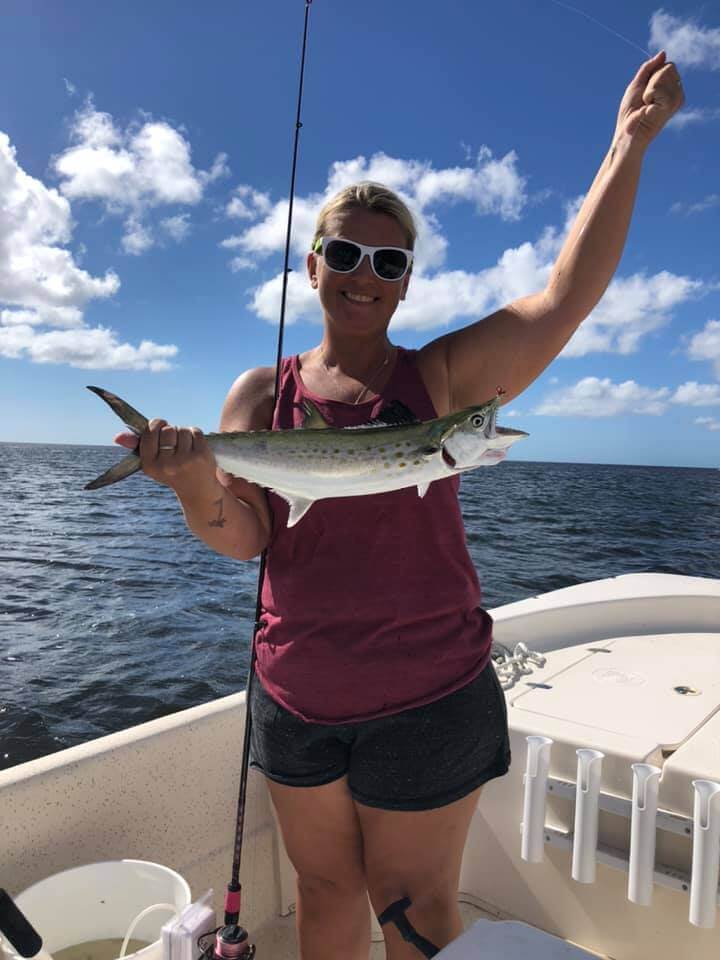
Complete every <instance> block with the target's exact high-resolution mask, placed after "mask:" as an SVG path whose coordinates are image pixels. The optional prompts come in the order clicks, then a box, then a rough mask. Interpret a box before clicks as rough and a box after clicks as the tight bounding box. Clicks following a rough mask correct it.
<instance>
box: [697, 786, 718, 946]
mask: <svg viewBox="0 0 720 960" xmlns="http://www.w3.org/2000/svg"><path fill="white" fill-rule="evenodd" d="M692 785H693V787H694V789H695V810H694V831H693V858H692V876H691V879H690V923H692V924H694V925H695V926H696V927H714V926H715V920H716V913H717V894H718V874H719V873H720V809H718V798H720V783H713V781H712V780H693V783H692Z"/></svg>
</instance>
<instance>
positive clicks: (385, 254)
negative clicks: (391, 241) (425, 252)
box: [373, 250, 408, 280]
mask: <svg viewBox="0 0 720 960" xmlns="http://www.w3.org/2000/svg"><path fill="white" fill-rule="evenodd" d="M373 263H374V264H375V270H376V272H377V274H378V276H379V277H382V278H383V280H399V279H400V278H401V277H402V276H404V275H405V271H406V270H407V267H408V259H407V256H406V255H405V254H404V253H403V252H402V250H377V251H376V252H375V255H374V257H373Z"/></svg>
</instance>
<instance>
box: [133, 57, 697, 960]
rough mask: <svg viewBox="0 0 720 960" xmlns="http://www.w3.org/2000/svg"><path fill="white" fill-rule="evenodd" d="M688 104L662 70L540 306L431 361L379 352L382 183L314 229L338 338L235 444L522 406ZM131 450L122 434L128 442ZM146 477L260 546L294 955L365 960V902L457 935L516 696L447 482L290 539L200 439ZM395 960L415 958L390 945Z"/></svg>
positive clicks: (272, 754)
mask: <svg viewBox="0 0 720 960" xmlns="http://www.w3.org/2000/svg"><path fill="white" fill-rule="evenodd" d="M682 103H683V95H682V89H681V85H680V80H679V78H678V75H677V72H676V70H675V67H674V65H672V64H671V63H666V62H665V55H664V53H659V54H658V55H657V56H655V57H653V58H652V59H651V60H649V61H647V62H646V63H645V64H643V66H642V67H641V68H640V70H639V71H638V73H637V75H636V76H635V78H634V79H633V81H632V82H631V84H630V85H629V87H628V89H627V91H626V93H625V96H624V97H623V100H622V103H621V106H620V112H619V117H618V122H617V127H616V130H615V135H614V137H613V142H612V146H611V148H610V151H609V153H608V155H607V156H606V158H605V159H604V161H603V163H602V166H601V167H600V170H599V172H598V174H597V176H596V178H595V181H594V183H593V185H592V187H591V189H590V191H589V193H588V195H587V197H586V198H585V201H584V203H583V206H582V208H581V210H580V212H579V214H578V216H577V219H576V221H575V224H574V226H573V228H572V230H571V231H570V234H569V235H568V237H567V240H566V242H565V244H564V246H563V249H562V251H561V253H560V255H559V257H558V260H557V262H556V264H555V266H554V269H553V271H552V273H551V276H550V279H549V282H548V285H547V287H546V289H545V290H543V291H541V292H539V293H535V294H533V295H531V296H528V297H524V298H522V299H520V300H518V301H516V302H514V303H511V304H509V305H508V306H506V307H504V308H503V309H501V310H498V311H497V312H496V313H494V314H493V315H492V316H489V317H487V318H485V319H483V320H481V321H479V322H477V323H473V324H471V325H469V326H467V327H465V328H464V329H461V330H457V331H454V332H452V333H449V334H446V335H445V336H443V337H440V338H439V339H437V340H434V341H433V342H431V343H429V344H427V345H426V346H425V347H423V348H422V349H421V350H419V351H417V352H410V351H404V350H402V349H401V348H399V347H396V346H394V345H393V344H391V342H390V341H389V339H388V336H387V330H388V324H389V322H390V319H391V317H392V315H393V313H394V311H395V309H396V308H397V306H398V303H399V302H400V300H402V299H404V297H405V295H406V292H407V289H408V284H409V283H410V274H411V261H412V248H413V245H414V239H415V233H414V226H413V224H412V218H411V216H410V214H409V213H408V211H407V209H406V208H405V207H404V206H403V204H402V203H401V201H399V199H398V198H397V197H395V196H394V195H393V194H392V193H390V191H387V190H385V189H384V188H380V187H378V186H377V185H367V184H366V185H358V186H356V187H353V188H348V190H346V191H343V193H342V194H340V195H339V196H338V197H337V198H334V200H332V201H331V202H330V203H329V204H328V205H326V207H325V208H324V210H323V211H322V212H321V215H320V218H319V221H318V229H317V233H316V237H315V239H314V242H313V247H312V252H311V253H310V254H309V255H308V258H307V268H308V275H309V278H310V283H311V285H312V286H313V287H314V288H315V289H316V290H317V291H318V294H319V297H320V302H321V304H322V307H323V314H324V329H323V337H322V340H321V342H320V344H318V346H316V347H314V348H313V349H311V350H308V351H306V352H305V353H303V354H301V355H300V356H299V357H297V358H292V359H290V360H286V361H284V362H283V368H282V380H281V389H280V396H279V399H278V402H277V405H276V406H275V408H273V387H274V370H273V369H271V368H261V369H255V370H250V371H248V372H247V373H245V374H243V375H242V376H241V377H240V378H239V379H238V380H237V381H236V382H235V384H234V385H233V387H232V389H231V390H230V393H229V395H228V397H227V400H226V402H225V406H224V408H223V412H222V418H221V429H222V430H229V431H231V430H260V429H267V428H268V427H270V426H274V427H281V428H289V427H292V426H299V425H300V403H301V401H302V399H303V398H307V397H309V398H311V399H313V400H314V402H315V403H316V405H317V406H319V407H320V409H321V412H322V413H323V414H324V416H325V417H326V419H327V420H328V421H329V422H331V423H332V424H334V425H336V426H350V425H354V424H360V423H364V422H366V421H367V420H368V419H370V418H372V417H373V416H375V415H377V413H378V412H379V410H380V409H381V408H382V407H383V405H384V404H385V403H386V402H388V401H392V400H396V399H398V400H402V401H403V402H404V403H405V404H406V405H407V406H408V407H410V408H411V409H412V410H413V411H414V413H415V414H416V415H417V416H418V417H419V418H420V419H428V418H430V417H433V416H443V415H445V414H447V413H449V412H450V411H453V410H458V409H462V408H464V407H467V406H470V405H472V404H478V403H482V402H483V401H485V400H487V399H488V398H489V397H491V396H493V395H494V394H495V391H496V388H497V387H498V386H502V388H503V389H504V391H505V396H504V402H507V401H509V400H512V399H513V398H514V397H516V396H517V395H518V394H520V393H521V392H522V391H523V390H524V389H525V388H526V387H527V386H528V385H529V384H530V383H532V382H533V380H535V379H536V377H537V376H538V375H539V374H540V373H541V372H542V371H543V370H544V369H545V367H546V366H547V365H548V364H549V363H550V362H551V361H552V360H553V359H554V357H556V356H557V355H558V353H559V352H560V351H561V349H562V348H563V346H564V345H565V343H567V341H568V340H569V338H570V337H571V335H572V333H573V332H574V331H575V329H576V328H577V327H578V325H579V324H580V322H581V321H582V320H583V319H584V318H585V317H586V316H587V315H588V314H589V313H590V311H591V310H592V309H593V307H594V306H595V304H596V303H597V302H598V300H599V299H600V297H601V296H602V294H603V292H604V290H605V289H606V287H607V285H608V283H609V282H610V279H611V278H612V275H613V273H614V271H615V269H616V266H617V264H618V261H619V259H620V255H621V252H622V248H623V244H624V241H625V237H626V234H627V229H628V225H629V221H630V216H631V211H632V205H633V201H634V197H635V192H636V189H637V184H638V180H639V176H640V170H641V165H642V160H643V158H644V155H645V150H646V149H647V146H648V145H649V143H650V142H651V140H652V139H653V137H654V136H655V135H656V134H657V133H658V132H659V131H660V129H661V128H662V127H663V126H664V125H665V123H666V122H667V120H668V119H669V118H670V117H671V116H672V115H673V113H675V111H676V110H678V109H679V107H680V106H681V105H682ZM116 439H118V440H119V441H120V442H125V443H127V444H130V443H131V442H134V439H133V440H131V439H130V438H128V437H127V435H121V436H120V437H118V438H116ZM140 454H141V457H142V462H143V469H144V471H145V472H146V473H147V474H148V476H150V477H152V478H154V479H156V480H158V481H159V482H161V483H165V484H167V485H168V486H170V487H171V488H172V489H174V490H175V492H176V494H177V496H178V498H179V499H180V502H181V504H182V507H183V510H184V513H185V518H186V521H187V524H188V526H189V527H190V529H191V530H192V531H193V532H194V533H196V534H197V535H198V536H200V537H201V538H202V539H203V540H204V541H205V542H206V543H207V544H208V545H209V546H211V547H212V548H213V549H215V550H217V551H219V552H220V553H223V554H227V555H229V556H232V557H236V558H238V559H248V558H251V557H254V556H256V555H258V554H259V553H260V552H261V551H262V550H263V549H265V548H266V547H268V567H267V576H266V582H265V586H264V591H263V607H264V614H263V620H264V624H263V626H262V629H261V630H260V632H259V633H258V637H257V677H258V679H259V681H260V682H257V680H256V682H255V683H254V684H253V694H252V702H251V709H252V711H253V727H254V735H253V760H252V762H253V763H254V765H255V766H257V767H258V768H259V769H261V770H263V771H264V773H265V775H266V777H267V782H268V787H269V790H270V793H271V796H272V799H273V803H274V805H275V808H276V810H277V814H278V818H279V821H280V824H281V828H282V831H283V836H284V839H285V843H286V846H287V850H288V853H289V856H290V859H291V860H292V862H293V864H294V865H295V868H296V870H297V873H298V901H297V905H298V916H297V920H298V934H299V941H300V956H301V957H303V958H306V960H310V958H312V960H323V958H327V960H331V958H332V960H336V958H338V957H343V958H344V960H366V958H367V956H368V948H369V938H370V929H369V917H368V909H367V894H368V892H369V895H370V900H371V902H372V905H373V908H374V909H375V911H376V912H377V913H380V912H382V911H383V910H384V909H385V908H386V907H387V906H388V905H389V904H391V903H393V902H394V901H396V900H398V899H400V898H401V897H404V896H408V897H409V898H410V899H411V900H412V903H413V906H412V907H411V908H410V910H409V911H408V918H409V919H410V921H411V922H412V923H413V925H414V926H415V928H416V929H417V930H418V932H419V933H420V934H421V935H422V936H424V937H426V938H428V939H429V940H430V941H432V942H434V943H435V944H438V945H439V946H444V945H445V944H447V943H449V942H450V941H451V940H452V939H454V938H455V937H456V936H458V935H459V934H460V933H461V931H462V925H461V921H460V916H459V913H458V909H457V902H456V895H457V887H458V878H459V871H460V863H461V857H462V852H463V847H464V843H465V839H466V835H467V831H468V828H469V824H470V819H471V817H472V814H473V811H474V809H475V807H476V805H477V802H478V797H479V794H480V790H481V786H482V784H483V783H485V782H487V780H489V779H490V778H492V777H497V776H501V775H502V774H503V773H504V772H505V771H506V770H507V767H508V763H509V749H508V738H507V722H506V715H505V709H504V700H503V695H502V691H501V690H500V689H499V687H498V684H497V680H496V679H495V674H494V670H493V668H492V666H491V665H490V666H488V660H489V646H490V620H489V617H488V616H487V614H485V613H484V612H483V611H482V610H481V609H479V607H478V602H479V588H478V583H477V579H476V577H475V573H474V570H473V568H472V564H471V562H470V560H469V557H468V555H467V550H466V548H465V544H464V537H463V533H462V528H461V522H460V513H459V509H458V506H457V498H456V491H457V485H456V481H455V480H454V479H450V480H445V481H441V482H435V483H433V484H432V485H431V487H430V490H429V491H428V493H427V495H426V496H425V497H424V498H423V499H421V498H419V497H418V496H417V493H416V492H415V491H414V490H404V491H394V492H392V493H387V494H380V495H375V496H371V497H359V498H355V499H353V500H351V501H347V500H345V501H343V500H326V501H320V502H318V503H316V504H314V506H313V507H312V509H311V510H310V511H309V512H308V514H307V515H306V516H305V517H304V518H303V520H302V521H301V522H300V523H299V524H298V525H297V526H295V527H293V528H290V529H288V527H287V525H286V519H287V510H288V507H287V505H286V504H285V503H284V502H283V501H282V500H281V499H280V498H279V497H277V496H275V495H273V494H267V493H266V492H265V491H263V490H262V489H259V488H257V487H254V486H253V485H251V484H250V483H248V482H246V481H244V480H242V479H238V478H233V477H230V476H229V475H227V474H223V473H222V472H221V471H219V470H216V467H215V462H214V458H213V456H212V454H211V452H210V451H209V449H208V447H207V445H206V443H205V441H204V438H203V435H202V433H201V432H200V431H199V430H197V429H196V428H176V427H172V426H169V425H168V424H167V423H166V421H164V420H158V419H155V420H153V421H151V423H150V425H149V428H148V430H147V432H146V433H145V434H144V435H143V437H142V438H141V442H140ZM384 930H385V936H386V944H387V956H388V958H389V960H404V958H408V960H410V958H416V957H417V956H418V952H417V950H416V949H415V947H413V946H412V945H410V944H408V943H405V942H404V941H403V940H402V939H401V938H400V936H399V934H398V933H397V931H395V930H394V929H393V928H391V927H390V926H387V927H385V928H384Z"/></svg>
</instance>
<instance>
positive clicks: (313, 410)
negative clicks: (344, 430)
mask: <svg viewBox="0 0 720 960" xmlns="http://www.w3.org/2000/svg"><path fill="white" fill-rule="evenodd" d="M302 409H303V413H304V414H305V419H304V420H303V424H302V428H301V429H303V430H327V429H328V428H329V427H330V424H329V423H328V422H327V420H326V419H325V417H324V416H323V415H322V414H321V413H320V411H319V410H318V408H317V407H316V406H315V404H314V403H313V402H312V400H308V399H305V400H303V402H302Z"/></svg>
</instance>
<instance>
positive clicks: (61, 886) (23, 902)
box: [3, 860, 191, 960]
mask: <svg viewBox="0 0 720 960" xmlns="http://www.w3.org/2000/svg"><path fill="white" fill-rule="evenodd" d="M14 900H15V903H16V904H17V905H18V907H19V908H20V910H22V912H23V913H24V914H25V916H26V917H27V919H28V920H29V921H30V923H31V924H32V925H33V926H34V927H35V929H36V930H37V932H38V933H39V934H40V936H41V937H42V939H43V947H44V948H45V950H47V951H48V952H49V953H54V952H55V951H57V950H63V949H64V948H65V947H73V946H76V945H77V944H80V943H87V942H90V941H94V940H109V939H111V938H120V939H121V940H122V939H124V937H125V935H126V933H127V931H128V928H129V926H130V924H131V923H132V922H133V920H134V919H135V918H136V917H137V916H138V914H139V913H141V912H142V911H143V910H144V909H145V908H146V907H150V906H152V905H153V904H155V903H166V904H172V905H174V906H175V908H176V910H177V912H178V913H179V912H180V911H181V910H184V908H185V907H187V906H188V904H189V903H190V902H191V895H190V887H189V886H188V884H187V882H186V880H185V879H184V878H183V877H181V876H180V874H179V873H176V872H175V871H174V870H171V869H170V868H169V867H163V866H161V864H159V863H150V862H148V861H145V860H108V861H105V862H101V863H89V864H87V865H86V866H82V867H73V868H72V869H71V870H64V871H63V872H62V873H56V874H54V875H53V876H51V877H47V878H46V879H45V880H41V881H40V882H39V883H36V884H34V885H33V886H32V887H28V889H27V890H23V892H22V893H20V894H18V896H16V897H14ZM171 917H172V914H171V912H170V910H169V909H164V910H160V909H158V910H153V911H152V913H149V914H148V915H147V916H145V917H143V919H142V920H141V921H140V922H139V923H138V924H137V926H136V927H135V929H134V931H133V934H132V939H133V940H144V941H146V942H147V943H148V946H147V947H143V949H142V950H138V951H137V952H136V953H126V954H125V957H126V958H128V957H132V958H133V960H162V942H161V939H160V938H161V932H162V928H163V925H164V924H165V923H167V922H168V920H170V919H171ZM3 948H4V950H5V952H6V953H7V954H8V956H9V957H11V958H12V960H19V958H18V956H17V954H15V952H14V951H13V950H12V948H11V947H10V945H9V944H8V943H7V942H3Z"/></svg>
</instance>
